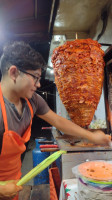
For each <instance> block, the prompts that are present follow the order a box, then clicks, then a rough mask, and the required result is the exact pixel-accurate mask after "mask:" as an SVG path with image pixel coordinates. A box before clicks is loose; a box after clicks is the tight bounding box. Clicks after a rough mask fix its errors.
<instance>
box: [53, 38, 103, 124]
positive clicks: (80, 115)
mask: <svg viewBox="0 0 112 200" xmlns="http://www.w3.org/2000/svg"><path fill="white" fill-rule="evenodd" d="M103 56H104V52H103V50H102V49H101V45H100V44H99V43H98V42H97V41H93V40H92V39H81V40H74V41H67V42H66V43H65V44H64V45H62V46H59V47H58V48H56V49H55V50H54V52H53V56H52V63H53V67H54V74H55V83H56V86H57V89H58V92H59V95H60V98H61V100H62V102H63V104H64V105H65V108H66V110H67V111H68V113H69V116H70V118H71V120H72V121H73V122H75V123H76V124H78V125H80V126H82V127H87V126H88V125H89V124H90V123H91V121H92V118H93V116H94V113H95V110H96V108H97V105H98V103H99V100H100V96H101V93H102V86H103V79H104V66H105V64H104V60H103Z"/></svg>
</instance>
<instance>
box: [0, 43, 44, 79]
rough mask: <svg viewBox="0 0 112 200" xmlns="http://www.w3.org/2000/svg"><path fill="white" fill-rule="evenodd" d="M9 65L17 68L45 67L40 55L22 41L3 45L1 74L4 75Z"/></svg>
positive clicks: (0, 63) (32, 68)
mask: <svg viewBox="0 0 112 200" xmlns="http://www.w3.org/2000/svg"><path fill="white" fill-rule="evenodd" d="M11 65H15V66H16V67H17V68H18V69H23V70H36V69H40V68H41V69H45V67H46V64H45V61H44V59H43V57H42V55H41V54H40V53H39V52H37V51H35V50H34V49H33V48H32V47H31V46H30V45H29V44H27V43H25V42H23V41H15V42H13V43H9V44H7V45H5V46H4V48H3V54H2V56H1V59H0V70H1V74H2V75H4V74H5V73H6V71H7V70H8V69H9V68H10V66H11Z"/></svg>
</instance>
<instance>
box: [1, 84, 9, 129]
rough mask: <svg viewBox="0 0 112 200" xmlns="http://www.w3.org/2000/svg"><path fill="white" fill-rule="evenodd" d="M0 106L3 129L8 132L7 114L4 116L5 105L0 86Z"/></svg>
mask: <svg viewBox="0 0 112 200" xmlns="http://www.w3.org/2000/svg"><path fill="white" fill-rule="evenodd" d="M0 104H1V111H2V115H3V121H4V128H5V131H8V122H7V114H6V108H5V103H4V99H3V95H2V90H1V85H0Z"/></svg>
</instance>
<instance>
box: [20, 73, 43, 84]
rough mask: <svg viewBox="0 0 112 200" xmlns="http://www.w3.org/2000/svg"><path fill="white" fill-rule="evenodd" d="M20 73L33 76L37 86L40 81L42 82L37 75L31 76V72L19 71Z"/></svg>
mask: <svg viewBox="0 0 112 200" xmlns="http://www.w3.org/2000/svg"><path fill="white" fill-rule="evenodd" d="M19 71H20V72H23V73H24V74H28V75H30V76H32V77H33V79H34V81H35V84H37V83H39V82H40V80H41V77H37V76H35V75H33V74H30V73H29V72H26V71H24V70H23V69H19Z"/></svg>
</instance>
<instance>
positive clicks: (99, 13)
mask: <svg viewBox="0 0 112 200" xmlns="http://www.w3.org/2000/svg"><path fill="white" fill-rule="evenodd" d="M111 4H112V0H101V1H99V0H19V1H18V0H10V1H9V0H0V38H1V39H0V50H1V51H2V46H3V45H4V43H5V42H7V41H9V40H24V41H26V42H28V43H30V45H31V46H32V47H33V48H35V49H36V50H38V51H39V52H40V53H41V54H42V55H43V57H44V59H45V60H46V62H48V65H49V67H48V68H47V70H46V73H45V74H44V78H47V79H49V80H51V81H53V80H54V77H53V74H51V73H50V72H51V70H52V64H51V61H50V57H51V55H52V52H53V49H54V48H55V47H57V46H59V45H61V44H63V43H64V42H65V41H66V40H73V39H76V38H79V39H80V38H88V37H90V32H91V30H93V28H94V29H95V27H96V26H97V24H98V22H99V20H100V19H101V20H102V30H101V34H100V33H99V34H100V35H99V37H101V36H102V35H103V33H104V31H105V29H106V25H107V22H108V16H109V12H110V8H111ZM91 35H92V36H91V37H94V34H91Z"/></svg>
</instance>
